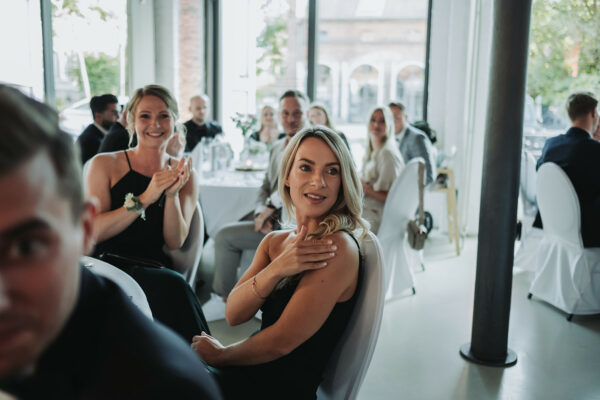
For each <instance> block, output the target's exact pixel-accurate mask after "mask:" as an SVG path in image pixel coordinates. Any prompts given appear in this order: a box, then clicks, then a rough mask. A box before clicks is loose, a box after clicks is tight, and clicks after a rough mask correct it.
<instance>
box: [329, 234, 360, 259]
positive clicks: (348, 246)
mask: <svg viewBox="0 0 600 400" xmlns="http://www.w3.org/2000/svg"><path fill="white" fill-rule="evenodd" d="M327 238H330V239H331V240H333V243H334V244H335V245H336V246H337V247H338V249H339V250H338V251H339V252H340V253H347V254H354V253H356V254H358V246H357V244H356V241H355V240H354V238H353V236H352V235H351V234H350V233H348V232H346V231H337V232H335V233H333V234H331V235H329V236H327V237H325V238H324V239H327Z"/></svg>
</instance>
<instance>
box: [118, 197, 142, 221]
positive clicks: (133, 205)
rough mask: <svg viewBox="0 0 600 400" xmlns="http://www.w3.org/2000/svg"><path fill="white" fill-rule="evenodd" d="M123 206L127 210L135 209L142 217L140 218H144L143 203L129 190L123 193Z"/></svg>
mask: <svg viewBox="0 0 600 400" xmlns="http://www.w3.org/2000/svg"><path fill="white" fill-rule="evenodd" d="M123 207H125V208H126V209H127V210H128V211H135V212H136V213H138V214H139V215H140V217H142V219H143V220H144V221H145V220H146V210H145V209H144V205H143V204H142V202H141V201H140V198H139V197H137V196H136V195H134V194H133V193H131V192H129V193H127V194H126V195H125V202H124V203H123Z"/></svg>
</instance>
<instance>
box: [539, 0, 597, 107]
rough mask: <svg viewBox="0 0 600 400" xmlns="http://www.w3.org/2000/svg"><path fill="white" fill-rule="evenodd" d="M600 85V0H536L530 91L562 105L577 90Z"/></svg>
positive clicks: (546, 103) (544, 101)
mask: <svg viewBox="0 0 600 400" xmlns="http://www.w3.org/2000/svg"><path fill="white" fill-rule="evenodd" d="M599 88H600V0H534V2H533V10H532V19H531V37H530V47H529V65H528V72H527V91H528V93H529V94H530V95H531V96H532V97H533V98H536V97H537V96H541V98H542V106H543V107H549V106H555V107H557V108H558V107H560V111H562V108H563V107H562V105H563V104H564V102H565V100H566V99H567V97H568V95H569V94H570V93H572V92H574V91H577V90H589V91H592V92H595V93H596V94H599V93H598V89H599Z"/></svg>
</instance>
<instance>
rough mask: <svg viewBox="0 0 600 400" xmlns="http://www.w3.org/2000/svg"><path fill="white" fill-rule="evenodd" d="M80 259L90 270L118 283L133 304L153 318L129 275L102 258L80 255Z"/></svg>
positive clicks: (143, 297)
mask: <svg viewBox="0 0 600 400" xmlns="http://www.w3.org/2000/svg"><path fill="white" fill-rule="evenodd" d="M80 261H81V263H82V264H83V265H84V266H86V267H87V268H89V269H90V270H91V271H92V272H95V273H96V274H98V275H101V276H103V277H105V278H108V279H110V280H111V281H113V282H115V283H116V284H117V285H119V287H120V288H121V289H122V290H123V291H124V292H125V294H126V295H127V297H129V298H130V299H131V301H132V302H133V304H135V305H136V306H137V307H138V308H139V309H140V311H141V312H142V313H143V314H144V315H145V316H147V317H148V318H150V319H153V318H152V311H150V305H149V304H148V299H147V298H146V294H145V293H144V291H143V290H142V288H141V287H140V285H139V284H138V283H137V282H136V281H135V280H134V279H133V278H132V277H131V276H129V275H127V274H126V273H125V272H123V271H121V270H120V269H119V268H117V267H115V266H114V265H111V264H109V263H107V262H105V261H102V260H98V259H97V258H92V257H87V256H84V257H81V259H80Z"/></svg>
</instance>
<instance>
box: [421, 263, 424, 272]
mask: <svg viewBox="0 0 600 400" xmlns="http://www.w3.org/2000/svg"><path fill="white" fill-rule="evenodd" d="M421 271H423V272H425V264H423V263H421Z"/></svg>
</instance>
